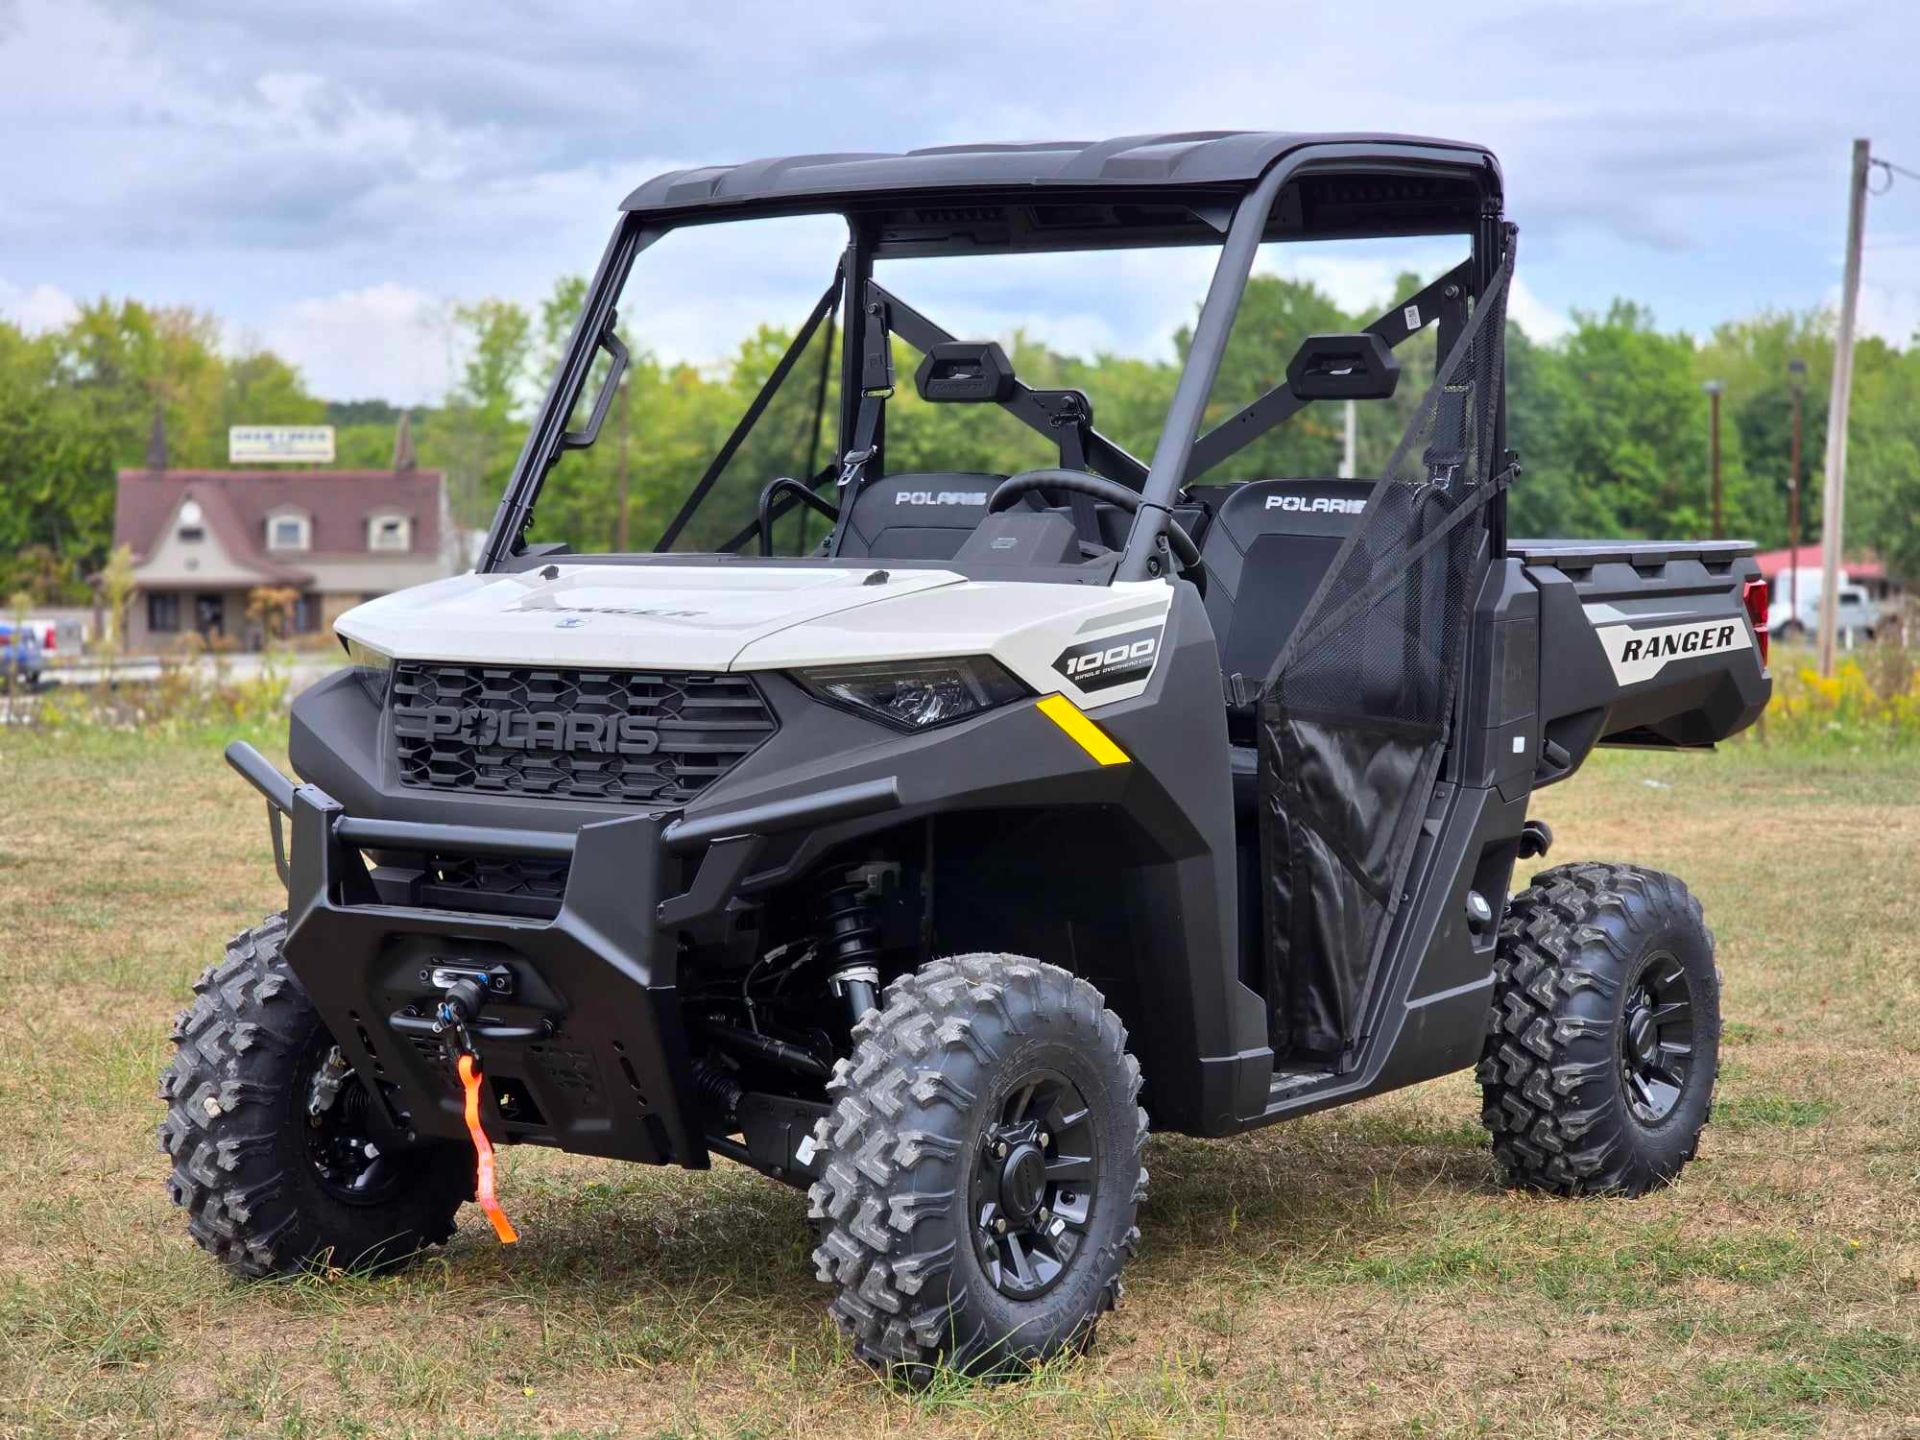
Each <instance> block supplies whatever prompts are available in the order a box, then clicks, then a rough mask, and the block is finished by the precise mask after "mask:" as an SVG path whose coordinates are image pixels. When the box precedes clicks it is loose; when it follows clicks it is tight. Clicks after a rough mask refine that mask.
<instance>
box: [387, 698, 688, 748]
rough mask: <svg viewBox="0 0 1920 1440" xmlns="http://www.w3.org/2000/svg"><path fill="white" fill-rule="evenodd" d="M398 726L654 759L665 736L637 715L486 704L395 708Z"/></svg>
mask: <svg viewBox="0 0 1920 1440" xmlns="http://www.w3.org/2000/svg"><path fill="white" fill-rule="evenodd" d="M393 726H394V732H395V733H396V734H398V735H399V736H401V737H403V738H405V739H420V740H456V741H458V742H459V743H460V744H462V745H473V746H477V747H481V748H485V747H487V746H495V747H498V748H499V749H502V750H566V751H575V752H578V751H585V752H586V753H587V754H589V755H651V754H653V752H654V751H656V750H658V749H659V748H660V732H659V731H658V730H656V729H655V728H654V727H653V725H652V724H651V723H650V722H649V721H647V720H645V719H643V718H642V717H640V716H638V715H580V714H567V713H563V712H561V711H530V710H495V709H491V708H489V707H486V706H482V705H427V706H422V707H418V708H415V707H413V706H396V707H395V709H394V716H393Z"/></svg>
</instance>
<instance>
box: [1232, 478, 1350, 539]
mask: <svg viewBox="0 0 1920 1440" xmlns="http://www.w3.org/2000/svg"><path fill="white" fill-rule="evenodd" d="M1373 486H1374V482H1373V481H1371V480H1249V481H1247V482H1246V483H1245V484H1243V485H1237V486H1235V487H1234V489H1233V493H1232V494H1230V495H1228V496H1227V498H1226V500H1225V502H1224V503H1222V505H1221V506H1220V512H1219V516H1218V518H1217V519H1216V520H1215V522H1214V523H1215V524H1217V525H1219V526H1220V527H1221V528H1223V529H1224V530H1226V531H1227V532H1228V533H1229V534H1230V535H1231V536H1232V537H1233V540H1234V543H1235V544H1236V545H1238V546H1239V547H1240V548H1241V549H1242V550H1245V549H1246V548H1247V547H1248V546H1249V545H1251V544H1252V543H1253V542H1254V540H1256V539H1258V538H1259V537H1260V536H1262V535H1345V534H1346V533H1347V532H1348V531H1350V530H1352V529H1353V527H1354V526H1355V525H1356V524H1358V523H1359V520H1360V517H1361V516H1362V515H1363V514H1365V513H1366V508H1367V497H1368V495H1370V494H1371V493H1372V491H1373Z"/></svg>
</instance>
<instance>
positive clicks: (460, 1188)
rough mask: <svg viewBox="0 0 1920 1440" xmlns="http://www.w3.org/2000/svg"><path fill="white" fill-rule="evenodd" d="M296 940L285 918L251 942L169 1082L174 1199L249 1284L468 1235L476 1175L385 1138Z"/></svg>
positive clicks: (434, 1153) (176, 1039) (215, 992)
mask: <svg viewBox="0 0 1920 1440" xmlns="http://www.w3.org/2000/svg"><path fill="white" fill-rule="evenodd" d="M286 931H287V922H286V917H285V916H284V915H271V916H269V917H267V919H266V920H265V921H263V922H262V923H261V924H260V925H258V926H256V927H255V928H254V929H252V930H249V931H246V932H244V933H242V934H240V935H236V936H235V937H234V938H233V939H232V940H230V941H229V942H228V943H227V953H226V958H225V959H224V960H222V961H221V963H220V964H218V965H213V966H209V967H208V968H207V970H206V973H204V974H203V975H201V977H200V978H199V980H197V981H196V982H195V983H194V987H193V988H194V993H195V996H196V998H195V1000H194V1002H193V1005H192V1007H191V1008H190V1009H188V1010H185V1011H182V1012H181V1015H180V1018H179V1020H178V1021H176V1022H175V1024H174V1029H173V1043H174V1047H175V1048H174V1057H173V1063H172V1064H171V1065H169V1066H168V1067H167V1069H166V1070H165V1071H164V1072H163V1073H162V1075H161V1077H160V1098H161V1099H163V1100H165V1101H166V1102H167V1116H166V1119H165V1120H164V1121H162V1122H161V1125H160V1148H161V1149H162V1150H163V1151H164V1152H165V1153H166V1154H167V1155H169V1156H170V1157H171V1158H172V1160H173V1174H172V1177H171V1179H170V1181H169V1182H168V1186H167V1189H168V1193H169V1194H170V1195H171V1196H172V1198H173V1202H174V1203H175V1204H176V1205H179V1206H182V1207H183V1208H184V1209H185V1210H186V1212H187V1229H188V1231H189V1233H191V1234H192V1236H193V1238H194V1240H195V1241H196V1242H198V1244H199V1245H200V1247H201V1248H202V1249H203V1250H206V1251H207V1252H208V1253H210V1254H212V1255H213V1256H214V1257H215V1258H216V1259H218V1260H219V1261H220V1262H221V1263H222V1264H224V1265H226V1267H227V1268H228V1269H230V1270H232V1271H234V1272H235V1273H236V1274H238V1275H242V1276H246V1277H248V1278H258V1277H261V1276H265V1275H273V1274H286V1273H292V1272H295V1271H300V1270H305V1269H312V1268H325V1267H329V1266H331V1267H338V1268H341V1269H360V1270H381V1269H388V1268H391V1267H393V1266H395V1265H399V1264H401V1263H404V1262H405V1261H407V1260H408V1259H411V1258H412V1257H413V1256H415V1255H417V1254H418V1253H419V1252H420V1251H422V1250H424V1249H426V1248H427V1247H428V1246H431V1245H437V1244H439V1243H441V1242H442V1241H444V1240H446V1239H447V1238H448V1236H450V1235H451V1234H452V1233H453V1217H454V1212H455V1211H456V1210H458V1209H459V1208H460V1204H461V1202H462V1201H464V1200H467V1199H470V1198H472V1195H473V1184H474V1169H473V1164H472V1161H471V1158H470V1157H469V1156H468V1155H467V1154H466V1153H465V1152H464V1151H462V1150H461V1149H460V1148H459V1147H457V1146H452V1145H411V1146H409V1145H407V1144H406V1142H405V1137H404V1136H401V1135H397V1134H395V1133H394V1132H393V1129H392V1127H391V1125H389V1124H386V1123H385V1121H384V1118H383V1115H384V1112H383V1109H382V1107H381V1106H380V1105H379V1104H378V1103H377V1102H376V1101H375V1100H374V1099H373V1097H372V1096H371V1095H369V1094H368V1092H367V1091H366V1089H365V1088H364V1086H363V1084H362V1082H361V1080H360V1079H359V1077H358V1076H357V1075H355V1074H354V1073H353V1072H352V1071H351V1070H350V1069H348V1068H347V1066H346V1062H345V1060H344V1059H343V1058H342V1057H341V1055H340V1052H339V1049H338V1047H336V1046H335V1045H334V1043H333V1037H332V1036H330V1035H329V1034H328V1033H327V1031H326V1028H325V1026H323V1025H322V1024H321V1022H320V1016H319V1014H318V1012H317V1011H315V1010H314V1008H313V1003H312V1001H310V1000H309V999H308V998H307V994H306V992H305V991H304V990H302V989H301V988H300V982H299V981H298V980H296V979H295V978H294V975H293V972H292V971H291V970H290V969H288V967H287V962H286V959H285V958H284V956H283V955H282V954H281V944H282V942H283V941H284V940H285V938H286ZM369 1152H372V1153H369Z"/></svg>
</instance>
